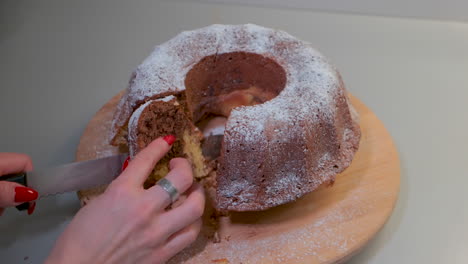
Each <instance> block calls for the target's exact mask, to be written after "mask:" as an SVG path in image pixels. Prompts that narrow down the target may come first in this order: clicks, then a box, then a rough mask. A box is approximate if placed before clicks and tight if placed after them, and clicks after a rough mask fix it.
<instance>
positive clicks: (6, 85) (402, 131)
mask: <svg viewBox="0 0 468 264" xmlns="http://www.w3.org/2000/svg"><path fill="white" fill-rule="evenodd" d="M247 22H251V23H256V24H260V25H264V26H268V27H273V28H280V29H283V30H286V31H288V32H289V33H291V34H293V35H295V36H297V37H299V38H302V39H304V40H307V41H309V42H312V43H313V44H314V46H315V47H316V48H318V49H319V50H320V51H322V52H323V53H324V54H325V55H326V56H328V57H329V58H331V59H332V61H333V62H334V63H335V65H336V66H337V67H338V68H339V69H340V71H341V73H342V75H343V77H344V80H345V83H346V85H347V87H348V89H349V90H350V91H351V92H352V93H353V94H354V95H356V96H357V97H359V98H360V99H361V100H363V101H364V102H365V103H366V104H367V105H368V106H369V107H370V108H372V109H373V110H374V112H375V113H376V114H377V115H378V116H379V117H380V118H381V120H383V122H384V123H385V124H386V126H387V128H388V130H389V131H390V133H391V134H392V136H393V137H394V140H395V142H396V145H397V147H398V150H399V153H400V157H401V165H402V178H401V193H400V197H399V201H398V204H397V206H396V208H395V211H394V213H393V215H392V217H391V218H390V219H389V221H388V223H387V224H386V225H385V227H384V228H383V230H382V231H381V232H380V233H379V234H378V235H377V236H376V237H375V239H373V240H372V241H371V242H370V243H369V245H368V246H367V247H366V248H365V249H364V250H363V251H362V252H361V253H360V254H358V255H357V256H355V257H354V258H353V259H352V260H351V261H350V262H349V263H353V264H357V263H373V264H374V263H379V264H385V263H389V264H393V263H468V250H467V249H468V205H467V204H466V202H467V201H468V191H467V188H468V173H467V171H468V154H467V153H466V152H467V149H468V137H467V136H468V117H467V116H468V115H467V112H468V111H467V110H468V106H467V104H466V102H467V101H468V24H463V23H452V22H440V21H428V20H412V19H399V18H383V17H370V16H356V15H344V14H328V13H317V12H312V11H307V10H286V9H284V10H280V9H267V8H256V7H242V6H231V5H219V4H218V5H217V4H195V3H187V2H183V1H176V2H172V3H170V2H158V1H150V0H147V1H110V0H107V1H71V0H67V1H63V0H60V1H59V0H55V1H53V0H50V1H49V0H48V1H28V2H26V1H2V2H1V3H0V61H1V63H0V113H1V114H0V124H1V129H0V151H11V152H24V153H27V154H29V155H31V157H32V158H33V161H34V164H35V166H36V167H37V168H40V167H47V166H53V165H58V164H61V163H65V162H71V161H73V160H74V155H75V150H76V147H77V145H78V142H79V138H80V135H81V133H82V132H83V130H84V128H85V126H86V124H87V122H88V121H89V120H90V118H91V117H92V116H93V114H94V113H95V112H96V111H97V110H98V109H99V108H100V107H101V106H102V105H103V104H104V103H105V102H106V101H108V100H109V99H110V98H111V97H112V96H113V95H115V94H116V93H117V92H118V91H120V90H121V89H123V88H124V87H125V86H126V83H127V81H128V78H129V76H130V73H131V71H132V70H133V69H134V67H135V66H136V65H138V64H139V63H140V62H141V61H142V60H143V59H144V58H145V57H146V56H147V55H148V54H149V53H150V52H151V50H152V47H153V46H154V45H156V44H158V43H161V42H163V41H166V40H168V39H170V38H171V37H173V36H174V35H176V34H177V33H179V32H180V31H182V30H186V29H194V28H198V27H201V26H205V25H209V24H212V23H226V24H227V23H235V24H239V23H247ZM78 208H79V204H78V201H77V199H76V197H75V195H74V194H66V195H62V196H57V197H52V198H47V199H43V200H40V201H39V203H38V205H37V208H36V213H35V214H34V215H33V216H27V215H26V214H25V213H24V212H23V213H19V212H17V211H16V210H14V209H9V210H7V211H6V213H5V215H4V216H2V217H1V218H0V263H41V261H42V260H43V259H44V258H45V257H46V256H47V253H48V251H49V250H50V248H51V247H52V245H53V243H54V240H55V239H56V238H57V236H58V235H59V233H60V231H61V230H62V229H63V228H64V227H65V225H66V224H67V222H69V221H70V219H71V218H72V217H73V214H74V213H76V211H77V210H78Z"/></svg>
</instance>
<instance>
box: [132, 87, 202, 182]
mask: <svg viewBox="0 0 468 264" xmlns="http://www.w3.org/2000/svg"><path fill="white" fill-rule="evenodd" d="M181 100H183V99H182V98H180V99H178V98H177V97H175V96H172V95H171V96H166V97H164V98H160V99H155V100H149V101H147V102H146V103H144V104H142V105H141V106H140V107H139V108H137V110H136V111H135V112H134V113H133V115H132V116H131V118H130V121H129V125H128V129H129V133H128V135H129V138H128V143H129V151H130V157H132V158H133V157H134V156H135V155H136V154H137V153H138V152H139V151H140V150H142V149H143V148H145V147H146V146H147V145H149V144H150V143H151V142H152V141H153V140H155V139H157V138H159V137H163V136H166V135H174V136H176V138H177V140H176V141H175V142H174V144H173V145H172V148H171V150H170V151H169V153H168V154H167V155H166V156H164V157H163V158H162V159H161V160H160V161H159V162H158V163H157V164H156V166H155V168H154V169H153V172H152V173H151V175H150V176H149V177H148V179H147V180H146V182H145V184H144V186H145V188H149V187H150V186H153V185H154V184H155V183H156V182H157V181H158V180H159V179H161V178H163V177H164V176H166V174H167V173H168V172H169V161H170V160H171V159H173V158H176V157H184V158H187V159H188V160H189V161H190V162H191V163H192V165H193V175H194V177H195V178H202V177H205V176H207V175H208V173H209V172H210V168H209V166H208V163H207V162H206V160H205V158H204V157H203V155H202V151H201V140H202V139H203V135H202V133H201V132H200V130H199V129H198V128H197V127H195V126H194V125H193V123H192V121H191V119H190V118H189V116H188V115H187V112H186V109H185V107H184V104H183V103H180V102H179V101H181Z"/></svg>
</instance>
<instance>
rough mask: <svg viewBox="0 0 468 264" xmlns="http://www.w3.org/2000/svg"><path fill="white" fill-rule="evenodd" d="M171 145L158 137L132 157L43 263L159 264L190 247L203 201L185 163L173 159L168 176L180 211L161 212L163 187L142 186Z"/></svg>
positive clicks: (164, 202)
mask: <svg viewBox="0 0 468 264" xmlns="http://www.w3.org/2000/svg"><path fill="white" fill-rule="evenodd" d="M166 140H167V138H166ZM172 142H173V140H172V141H171V140H170V139H169V140H167V141H165V140H163V139H162V138H159V139H157V140H155V141H153V142H152V143H151V144H150V145H149V146H148V147H147V148H145V149H144V150H142V151H141V152H140V153H139V154H138V155H137V156H135V158H134V159H133V160H132V162H130V164H129V165H128V167H127V168H126V169H125V171H124V172H123V173H122V174H121V175H120V176H119V177H118V178H117V179H116V180H114V181H113V182H112V183H111V184H110V185H109V187H108V188H107V190H106V191H105V193H104V194H102V195H101V196H99V197H97V198H96V199H95V200H92V201H91V202H90V203H88V204H87V205H86V206H85V207H84V208H83V209H81V210H80V211H79V212H78V214H77V215H76V216H75V218H74V219H73V220H72V222H71V223H70V225H69V226H68V227H67V228H66V230H65V231H64V233H63V234H62V235H61V237H60V238H59V239H58V240H57V242H56V245H55V248H54V249H53V251H52V253H51V255H50V257H49V259H48V261H47V262H46V263H163V262H165V261H166V260H168V259H169V258H170V257H172V256H173V255H175V254H176V253H177V252H179V251H181V250H182V249H183V248H185V247H186V246H188V245H189V244H191V243H192V242H193V241H194V240H195V239H196V237H197V235H198V233H199V231H200V228H201V216H202V214H203V209H204V203H205V196H204V192H203V189H202V187H201V186H199V185H197V184H192V183H193V177H192V168H191V166H190V164H189V162H188V161H187V160H185V159H182V158H175V159H173V160H171V162H170V169H171V170H170V172H169V174H168V175H167V176H166V179H168V180H169V181H170V182H171V183H172V184H173V185H174V186H175V187H176V188H177V190H179V192H180V193H184V192H186V194H187V199H186V200H184V201H183V202H182V203H181V204H180V205H179V206H178V207H176V208H173V209H170V210H165V208H167V206H168V205H169V204H170V202H171V201H170V198H169V195H168V194H167V193H166V191H164V190H163V189H162V188H161V187H159V186H157V185H156V186H153V187H151V188H149V189H148V190H145V189H143V187H142V186H143V182H144V181H145V179H146V178H147V177H148V175H149V174H150V172H151V171H152V169H153V168H154V166H155V164H156V162H157V161H159V160H160V159H161V158H162V157H163V156H164V155H165V154H166V153H167V151H168V150H169V149H170V145H169V144H171V143H172Z"/></svg>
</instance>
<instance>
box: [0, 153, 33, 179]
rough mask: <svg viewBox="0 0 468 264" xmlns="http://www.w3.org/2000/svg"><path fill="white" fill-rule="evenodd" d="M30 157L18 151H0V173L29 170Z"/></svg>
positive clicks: (30, 167) (30, 168) (30, 165)
mask: <svg viewBox="0 0 468 264" xmlns="http://www.w3.org/2000/svg"><path fill="white" fill-rule="evenodd" d="M32 168H33V166H32V161H31V158H30V157H29V156H28V155H25V154H19V153H0V175H6V174H10V173H18V172H25V171H31V170H32Z"/></svg>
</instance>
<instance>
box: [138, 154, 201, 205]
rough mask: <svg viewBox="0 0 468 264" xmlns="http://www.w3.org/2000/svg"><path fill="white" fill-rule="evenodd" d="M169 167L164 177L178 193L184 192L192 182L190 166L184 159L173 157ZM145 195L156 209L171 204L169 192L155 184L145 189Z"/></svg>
mask: <svg viewBox="0 0 468 264" xmlns="http://www.w3.org/2000/svg"><path fill="white" fill-rule="evenodd" d="M169 167H170V169H171V170H170V171H169V173H168V174H167V175H166V177H165V178H166V179H167V180H168V181H170V182H171V183H172V185H174V187H175V188H176V189H177V191H178V192H179V194H182V193H184V192H185V191H187V190H188V189H189V188H190V186H192V183H193V173H192V166H191V165H190V163H189V162H188V160H186V159H183V158H174V159H172V160H171V161H170V162H169ZM146 196H147V198H148V199H151V200H153V201H154V205H155V208H156V210H163V209H165V208H166V207H168V206H169V205H170V204H171V198H170V196H169V194H168V193H167V192H166V191H165V190H164V189H163V188H161V186H159V185H157V184H156V185H155V186H153V187H151V188H149V189H148V190H146Z"/></svg>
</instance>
